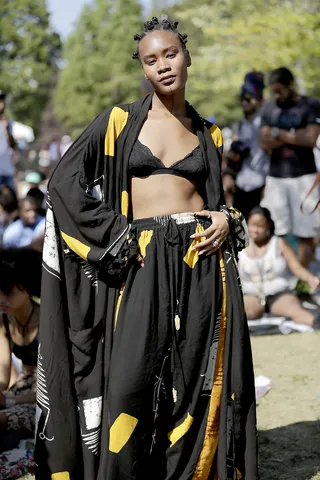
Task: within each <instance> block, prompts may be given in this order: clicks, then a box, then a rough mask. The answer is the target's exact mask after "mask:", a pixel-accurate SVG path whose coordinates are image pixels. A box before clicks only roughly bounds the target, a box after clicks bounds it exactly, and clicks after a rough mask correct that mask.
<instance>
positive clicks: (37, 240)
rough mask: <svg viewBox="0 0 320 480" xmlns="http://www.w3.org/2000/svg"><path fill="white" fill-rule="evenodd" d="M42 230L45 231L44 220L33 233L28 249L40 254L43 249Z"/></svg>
mask: <svg viewBox="0 0 320 480" xmlns="http://www.w3.org/2000/svg"><path fill="white" fill-rule="evenodd" d="M44 229H45V218H43V220H41V221H40V223H39V224H38V225H37V227H36V229H35V231H34V237H33V239H32V242H31V243H30V245H29V246H30V247H31V248H34V249H35V250H38V251H39V252H42V249H43V241H44Z"/></svg>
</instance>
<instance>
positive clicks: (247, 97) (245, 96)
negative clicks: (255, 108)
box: [240, 93, 253, 103]
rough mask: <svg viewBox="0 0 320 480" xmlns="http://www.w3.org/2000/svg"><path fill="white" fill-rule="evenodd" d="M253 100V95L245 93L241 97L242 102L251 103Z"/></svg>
mask: <svg viewBox="0 0 320 480" xmlns="http://www.w3.org/2000/svg"><path fill="white" fill-rule="evenodd" d="M252 98H253V95H251V94H250V93H243V94H242V95H240V101H241V102H249V103H250V102H251V99H252Z"/></svg>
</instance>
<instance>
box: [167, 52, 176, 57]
mask: <svg viewBox="0 0 320 480" xmlns="http://www.w3.org/2000/svg"><path fill="white" fill-rule="evenodd" d="M176 55H177V54H176V53H169V55H167V57H168V58H174V57H176Z"/></svg>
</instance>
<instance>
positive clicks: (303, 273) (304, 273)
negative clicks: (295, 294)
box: [280, 238, 319, 289]
mask: <svg viewBox="0 0 320 480" xmlns="http://www.w3.org/2000/svg"><path fill="white" fill-rule="evenodd" d="M280 248H281V253H282V255H283V257H284V259H285V261H286V262H287V264H288V267H289V268H290V270H291V272H292V273H293V274H294V275H295V276H296V277H298V278H299V279H300V280H303V281H306V282H308V283H309V285H310V286H311V287H312V288H313V289H315V288H317V286H318V285H319V279H318V277H316V276H315V275H312V273H311V272H309V270H307V269H306V268H304V267H303V266H302V265H301V263H300V262H299V260H298V257H297V255H296V254H295V252H294V250H293V249H292V248H291V247H290V245H288V243H287V242H286V241H285V240H284V239H283V238H280Z"/></svg>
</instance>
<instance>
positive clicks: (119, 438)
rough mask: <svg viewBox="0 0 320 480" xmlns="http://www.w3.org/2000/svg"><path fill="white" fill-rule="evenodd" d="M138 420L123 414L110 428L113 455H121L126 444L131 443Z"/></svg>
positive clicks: (110, 447)
mask: <svg viewBox="0 0 320 480" xmlns="http://www.w3.org/2000/svg"><path fill="white" fill-rule="evenodd" d="M137 423H138V419H137V418H135V417H132V416H131V415H128V414H127V413H121V414H120V415H119V417H118V418H117V419H116V421H115V422H114V424H113V425H112V427H111V428H110V440H109V450H110V452H112V453H119V452H120V451H121V450H122V449H123V447H124V446H125V444H126V443H127V442H128V441H129V439H130V437H131V435H132V433H133V431H134V429H135V428H136V426H137Z"/></svg>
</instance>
